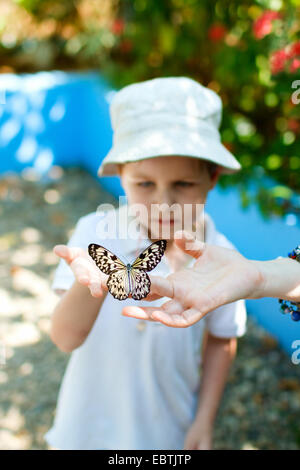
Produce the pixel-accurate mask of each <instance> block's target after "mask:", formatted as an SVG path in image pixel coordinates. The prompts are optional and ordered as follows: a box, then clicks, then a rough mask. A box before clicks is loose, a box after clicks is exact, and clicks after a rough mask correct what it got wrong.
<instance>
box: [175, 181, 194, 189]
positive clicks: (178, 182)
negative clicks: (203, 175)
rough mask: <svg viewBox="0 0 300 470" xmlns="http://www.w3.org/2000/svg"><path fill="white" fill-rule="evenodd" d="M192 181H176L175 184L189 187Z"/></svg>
mask: <svg viewBox="0 0 300 470" xmlns="http://www.w3.org/2000/svg"><path fill="white" fill-rule="evenodd" d="M193 185H194V183H192V182H189V181H176V183H175V186H179V187H181V188H189V187H190V186H193Z"/></svg>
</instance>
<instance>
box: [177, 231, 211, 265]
mask: <svg viewBox="0 0 300 470" xmlns="http://www.w3.org/2000/svg"><path fill="white" fill-rule="evenodd" d="M174 239H175V243H176V245H177V246H178V247H179V248H180V249H181V250H182V251H184V252H185V253H187V254H188V255H190V256H192V257H193V258H196V259H197V258H199V257H200V256H201V255H202V253H203V251H204V249H205V243H203V242H201V241H200V240H196V239H195V237H194V236H193V235H192V234H190V233H189V232H187V231H185V230H180V231H178V232H176V233H175V236H174Z"/></svg>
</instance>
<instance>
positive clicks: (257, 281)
mask: <svg viewBox="0 0 300 470" xmlns="http://www.w3.org/2000/svg"><path fill="white" fill-rule="evenodd" d="M179 236H180V237H181V238H178V237H179ZM191 240H193V246H192V248H193V249H192V250H191V249H189V246H191ZM175 243H176V244H177V246H178V247H180V248H181V249H182V250H184V251H185V252H186V253H188V254H190V255H191V256H192V257H193V258H195V259H196V261H195V263H194V265H193V267H191V268H185V269H181V270H180V271H177V272H175V273H172V274H170V275H169V276H168V277H167V278H163V277H158V276H151V292H150V294H149V296H148V297H147V299H146V300H150V301H151V300H155V299H157V298H160V297H169V298H170V299H171V300H169V301H167V302H165V303H164V304H163V305H162V306H161V307H159V308H158V307H145V308H144V307H143V308H142V307H133V306H130V307H125V308H124V309H123V311H122V314H123V315H125V316H128V317H134V318H141V319H146V320H152V321H160V322H161V323H164V324H165V325H167V326H173V327H179V328H182V327H187V326H190V325H193V324H194V323H196V322H197V321H199V320H200V319H201V318H203V317H204V316H205V315H206V314H207V313H208V312H210V311H211V310H214V309H216V308H217V307H220V306H221V305H224V304H227V303H230V302H234V301H236V300H239V299H245V298H258V297H259V294H258V291H259V289H260V287H261V284H262V282H263V278H262V274H261V271H260V269H259V263H257V262H256V261H252V260H247V259H246V258H245V257H244V256H242V255H241V254H240V253H238V252H237V251H236V250H230V249H227V248H222V247H220V246H215V245H208V244H205V243H202V242H200V241H196V240H194V239H193V238H192V239H191V235H190V234H189V233H187V232H181V233H179V232H177V234H176V239H175Z"/></svg>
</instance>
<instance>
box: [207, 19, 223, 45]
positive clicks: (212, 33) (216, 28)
mask: <svg viewBox="0 0 300 470" xmlns="http://www.w3.org/2000/svg"><path fill="white" fill-rule="evenodd" d="M226 33H227V28H226V27H225V26H224V25H223V24H222V23H214V24H212V25H211V26H210V28H209V29H208V37H209V39H210V40H211V41H214V42H219V41H221V40H222V39H223V37H224V36H225V34H226Z"/></svg>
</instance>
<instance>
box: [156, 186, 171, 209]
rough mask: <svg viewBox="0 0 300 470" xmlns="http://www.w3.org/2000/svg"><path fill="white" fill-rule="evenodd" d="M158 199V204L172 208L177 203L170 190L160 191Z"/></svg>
mask: <svg viewBox="0 0 300 470" xmlns="http://www.w3.org/2000/svg"><path fill="white" fill-rule="evenodd" d="M156 199H157V201H156V203H157V204H168V206H171V205H172V204H174V203H175V199H174V196H173V194H172V191H168V190H164V191H160V192H159V194H158V195H157V197H156Z"/></svg>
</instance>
